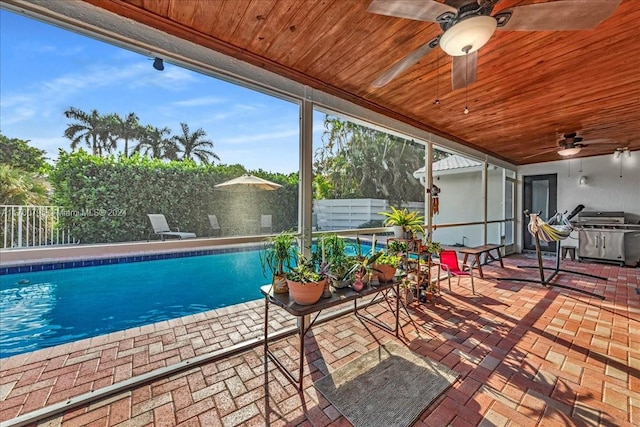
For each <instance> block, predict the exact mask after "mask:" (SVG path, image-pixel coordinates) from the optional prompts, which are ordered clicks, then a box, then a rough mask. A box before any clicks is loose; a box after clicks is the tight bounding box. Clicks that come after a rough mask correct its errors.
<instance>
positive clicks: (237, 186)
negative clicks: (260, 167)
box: [214, 175, 282, 191]
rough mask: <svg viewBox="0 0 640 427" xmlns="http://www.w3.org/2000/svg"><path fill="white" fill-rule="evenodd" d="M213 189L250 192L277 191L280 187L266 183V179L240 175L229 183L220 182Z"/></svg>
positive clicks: (269, 182) (272, 183) (273, 183)
mask: <svg viewBox="0 0 640 427" xmlns="http://www.w3.org/2000/svg"><path fill="white" fill-rule="evenodd" d="M214 187H215V188H218V189H220V190H229V191H251V190H268V191H270V190H277V189H278V188H280V187H282V185H280V184H276V183H275V182H271V181H267V180H266V179H262V178H258V177H257V176H253V175H242V176H239V177H237V178H234V179H230V180H229V181H225V182H222V183H220V184H216V185H214Z"/></svg>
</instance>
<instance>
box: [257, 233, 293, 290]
mask: <svg viewBox="0 0 640 427" xmlns="http://www.w3.org/2000/svg"><path fill="white" fill-rule="evenodd" d="M295 245H296V237H295V235H294V234H293V233H291V232H282V233H280V234H278V235H277V236H274V237H270V238H268V239H267V240H266V242H265V244H264V245H263V247H262V249H261V250H260V266H261V267H262V274H264V276H265V277H268V275H269V274H271V275H272V277H273V279H272V282H271V283H272V286H273V292H274V293H277V294H284V293H287V292H289V287H288V285H287V279H286V277H285V273H286V272H287V271H288V270H290V269H291V259H292V257H293V255H294V253H293V250H294V248H295Z"/></svg>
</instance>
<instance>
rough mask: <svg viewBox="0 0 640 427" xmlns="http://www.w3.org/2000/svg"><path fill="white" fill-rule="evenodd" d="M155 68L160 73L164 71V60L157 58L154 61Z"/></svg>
mask: <svg viewBox="0 0 640 427" xmlns="http://www.w3.org/2000/svg"><path fill="white" fill-rule="evenodd" d="M153 68H155V69H156V70H158V71H162V70H164V62H163V61H162V58H156V59H154V60H153Z"/></svg>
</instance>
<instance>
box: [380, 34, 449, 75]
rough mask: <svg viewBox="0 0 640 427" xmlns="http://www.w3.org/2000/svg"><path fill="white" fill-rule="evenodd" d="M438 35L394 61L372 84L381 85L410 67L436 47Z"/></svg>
mask: <svg viewBox="0 0 640 427" xmlns="http://www.w3.org/2000/svg"><path fill="white" fill-rule="evenodd" d="M439 37H440V36H438V37H436V38H433V39H431V40H429V41H428V42H426V43H425V44H423V45H422V46H420V47H419V48H417V49H416V50H414V51H413V52H411V53H410V54H409V55H407V56H405V57H404V58H402V59H401V60H400V62H398V63H396V64H395V65H394V66H393V67H391V68H389V69H388V70H387V72H386V73H384V74H383V75H381V76H380V77H378V78H377V79H376V81H374V82H373V83H372V86H373V87H382V86H384V85H386V84H387V83H389V82H390V81H391V80H393V79H395V78H396V77H397V76H398V75H399V74H401V73H402V72H403V71H404V70H406V69H407V68H409V67H411V66H412V65H413V64H415V63H416V62H418V61H419V60H420V58H422V57H423V56H425V55H426V54H427V53H429V52H431V51H432V50H433V48H435V47H437V46H438V40H439Z"/></svg>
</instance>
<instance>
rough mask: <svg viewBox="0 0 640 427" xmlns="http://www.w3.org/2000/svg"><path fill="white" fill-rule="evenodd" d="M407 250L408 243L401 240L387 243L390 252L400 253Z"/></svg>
mask: <svg viewBox="0 0 640 427" xmlns="http://www.w3.org/2000/svg"><path fill="white" fill-rule="evenodd" d="M406 251H407V243H406V242H401V241H399V240H391V241H389V242H388V243H387V252H388V253H390V254H399V253H403V252H406Z"/></svg>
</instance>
